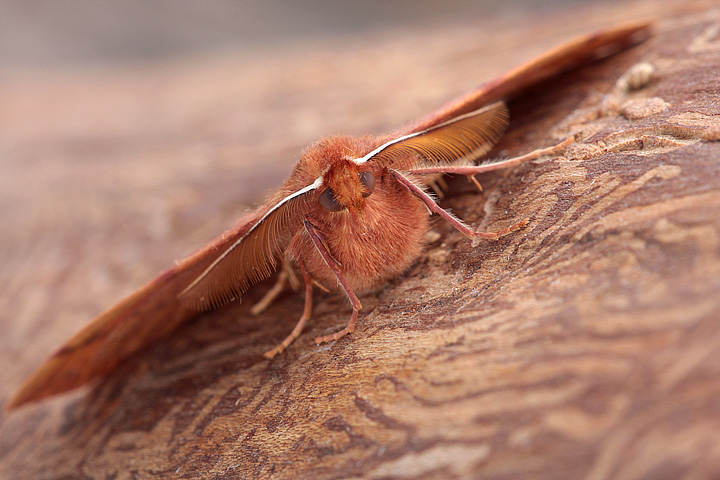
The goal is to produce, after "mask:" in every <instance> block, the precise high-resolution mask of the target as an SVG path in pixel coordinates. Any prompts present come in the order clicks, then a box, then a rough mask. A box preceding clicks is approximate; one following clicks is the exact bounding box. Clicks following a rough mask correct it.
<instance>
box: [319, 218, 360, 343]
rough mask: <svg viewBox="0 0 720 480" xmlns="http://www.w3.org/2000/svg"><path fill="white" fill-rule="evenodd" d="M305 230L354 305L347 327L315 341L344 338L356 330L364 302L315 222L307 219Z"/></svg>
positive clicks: (321, 341)
mask: <svg viewBox="0 0 720 480" xmlns="http://www.w3.org/2000/svg"><path fill="white" fill-rule="evenodd" d="M305 230H307V232H308V234H309V235H310V239H311V240H312V242H313V244H314V245H315V248H317V251H318V252H319V253H320V256H322V258H323V260H325V263H326V264H327V266H328V267H330V270H332V271H333V273H334V274H335V278H337V281H338V283H339V284H340V287H342V289H343V291H344V292H345V295H347V296H348V299H349V300H350V303H351V304H352V307H353V312H352V316H351V317H350V321H349V322H348V324H347V326H346V327H345V328H343V329H342V330H340V331H339V332H336V333H333V334H332V335H325V336H323V337H317V338H316V339H315V343H325V342H332V341H333V340H337V339H339V338H342V337H344V336H345V335H347V334H348V333H352V332H354V331H355V322H356V321H357V317H358V313H360V310H361V309H362V304H361V303H360V300H358V298H357V295H355V292H353V290H352V288H350V285H348V283H347V280H346V279H345V277H344V276H343V274H342V272H341V271H340V264H338V262H337V260H335V259H334V258H333V257H332V255H331V254H330V252H329V251H328V249H327V246H326V243H325V239H324V238H323V237H322V234H321V233H320V232H318V231H317V230H316V229H315V227H314V226H313V224H312V223H310V222H309V221H307V220H305Z"/></svg>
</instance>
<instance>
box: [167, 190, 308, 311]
mask: <svg viewBox="0 0 720 480" xmlns="http://www.w3.org/2000/svg"><path fill="white" fill-rule="evenodd" d="M321 182H322V178H320V179H318V180H317V181H316V182H315V183H313V184H312V185H309V186H307V187H305V188H303V189H301V190H299V191H297V192H294V193H292V194H289V195H286V196H285V197H284V198H282V199H281V200H280V201H278V202H277V203H275V205H274V206H273V207H272V208H270V209H269V210H268V211H267V212H266V213H265V214H264V215H263V216H262V218H260V220H258V222H256V223H255V224H254V225H253V226H252V228H250V229H249V230H248V231H247V232H246V233H245V234H244V235H242V236H241V237H239V238H238V239H237V240H236V241H235V242H234V243H233V244H232V245H230V246H229V247H228V248H226V249H225V251H224V252H223V253H222V254H221V255H220V256H218V257H217V258H216V259H215V260H214V261H213V263H211V264H210V265H209V266H208V267H207V268H206V269H205V271H203V272H202V273H201V274H200V275H199V276H198V277H197V278H195V280H193V282H192V283H190V284H189V285H188V286H187V288H185V289H184V290H183V291H182V292H180V295H179V297H178V298H179V300H180V303H182V304H183V305H185V306H186V307H189V308H191V309H194V310H207V309H211V308H216V307H219V306H220V305H223V304H225V303H227V302H229V301H231V300H233V299H234V298H236V297H239V296H240V295H241V294H242V293H243V292H245V291H246V290H247V289H248V288H249V287H250V286H252V285H254V284H256V283H257V282H259V281H261V280H264V279H265V278H267V277H269V276H270V275H271V274H272V272H273V271H275V269H276V268H277V258H278V256H279V255H280V254H281V253H282V251H283V247H284V245H286V244H287V242H288V241H289V240H290V238H291V236H292V234H294V232H296V231H297V230H298V229H299V228H300V227H301V226H302V221H303V219H304V218H305V212H306V211H307V210H308V206H309V203H308V197H309V194H310V192H312V191H313V190H315V189H316V188H317V187H318V186H320V184H321Z"/></svg>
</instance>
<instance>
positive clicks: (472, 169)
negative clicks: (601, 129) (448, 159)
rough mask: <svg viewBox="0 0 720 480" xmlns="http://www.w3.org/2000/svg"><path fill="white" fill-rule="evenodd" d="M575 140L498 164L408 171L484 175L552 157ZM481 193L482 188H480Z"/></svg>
mask: <svg viewBox="0 0 720 480" xmlns="http://www.w3.org/2000/svg"><path fill="white" fill-rule="evenodd" d="M574 140H575V139H574V138H572V137H570V138H566V139H565V140H563V141H562V142H560V143H558V144H557V145H553V146H552V147H547V148H539V149H537V150H533V151H532V152H530V153H526V154H525V155H520V156H519V157H515V158H509V159H507V160H500V161H498V162H492V163H484V164H482V165H465V166H463V165H459V166H453V165H438V166H437V167H428V168H416V169H413V170H410V171H409V173H411V174H415V175H430V174H437V173H448V174H453V173H454V174H458V175H468V176H472V175H477V174H478V173H485V172H492V171H493V170H500V169H501V168H508V167H512V166H514V165H519V164H521V163H524V162H528V161H530V160H535V159H536V158H540V157H542V156H545V155H554V154H556V153H558V152H559V151H561V150H562V149H564V148H565V147H567V146H568V145H570V144H571V143H572V142H573V141H574ZM480 190H481V191H482V188H480Z"/></svg>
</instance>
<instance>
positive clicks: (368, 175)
mask: <svg viewBox="0 0 720 480" xmlns="http://www.w3.org/2000/svg"><path fill="white" fill-rule="evenodd" d="M360 183H362V185H363V187H364V188H363V192H362V196H363V197H369V196H370V194H371V193H372V192H373V191H374V190H375V175H373V174H372V172H369V171H365V172H360Z"/></svg>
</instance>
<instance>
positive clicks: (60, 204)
mask: <svg viewBox="0 0 720 480" xmlns="http://www.w3.org/2000/svg"><path fill="white" fill-rule="evenodd" d="M674 3H676V2H667V3H662V2H648V3H642V2H637V3H632V4H629V3H623V4H622V5H623V6H624V7H623V9H622V10H619V9H618V8H615V9H613V8H607V5H605V6H604V10H602V9H600V7H597V9H595V10H585V11H581V12H571V13H568V14H566V15H557V16H555V17H551V18H547V19H544V20H545V21H544V22H543V23H542V24H541V23H534V22H533V21H532V20H527V21H526V22H527V23H525V24H522V25H517V24H515V25H514V26H513V28H509V26H508V24H507V20H502V19H498V20H497V22H489V23H485V24H483V25H482V28H479V27H478V26H477V25H476V24H474V23H468V24H464V25H458V26H456V27H454V28H449V27H444V29H442V30H440V29H438V30H432V29H430V30H428V29H427V28H420V27H418V29H417V31H405V32H398V33H397V34H395V35H389V34H383V35H380V34H378V35H376V36H370V37H369V38H363V39H362V41H360V40H358V41H357V42H355V43H353V42H350V43H349V44H347V45H344V46H343V47H342V48H341V49H340V50H339V51H338V49H337V46H336V45H320V44H313V45H308V46H307V48H306V49H304V50H303V51H302V52H298V53H292V52H289V53H288V52H282V51H269V52H266V53H265V55H263V56H262V57H252V56H247V57H238V56H229V57H216V58H212V59H193V60H192V61H186V62H185V61H183V62H175V63H168V64H164V65H160V66H157V65H156V66H137V67H132V68H131V67H123V68H122V69H121V71H107V70H96V71H93V72H73V71H70V72H67V73H64V74H62V75H60V74H58V75H55V76H54V77H53V78H45V77H43V76H41V75H39V74H25V75H22V76H15V77H12V76H11V77H7V76H6V77H3V79H2V86H1V87H2V88H0V105H2V109H0V132H2V133H0V155H1V156H2V158H3V163H2V168H3V170H4V173H3V175H1V176H0V182H1V183H0V185H1V186H2V189H0V195H2V199H1V200H2V204H3V206H4V208H3V209H2V210H3V211H2V213H0V215H2V216H1V217H0V218H1V219H2V223H3V225H5V228H4V229H3V230H2V232H0V255H1V256H2V257H0V260H2V264H3V269H2V271H1V272H0V282H2V286H3V288H2V291H3V294H2V296H1V297H0V305H2V308H1V309H0V312H1V313H0V315H2V325H3V332H4V334H3V336H2V338H1V339H0V345H1V346H2V348H1V349H0V374H1V375H2V377H1V380H2V382H0V398H2V399H7V398H8V396H9V395H10V393H11V392H12V390H13V389H14V388H15V387H16V386H17V385H19V383H20V382H21V380H22V378H23V377H24V376H25V375H27V374H28V373H30V371H31V370H32V369H33V368H34V367H35V366H37V365H38V364H39V363H40V362H41V361H42V359H43V358H44V357H45V356H46V355H47V354H49V353H50V352H51V351H52V350H53V349H54V348H55V347H57V345H59V344H60V343H61V342H62V340H64V339H65V338H67V337H68V336H70V335H71V334H72V333H73V332H74V331H75V330H77V329H78V328H79V327H80V326H81V325H82V324H83V323H84V322H86V321H87V320H88V319H89V318H91V317H93V316H94V315H95V314H97V313H98V312H99V311H101V310H102V309H103V308H104V307H106V306H108V305H109V304H111V303H113V302H114V301H116V300H118V299H119V298H121V297H122V296H123V295H125V294H127V293H129V292H130V291H131V290H132V289H133V288H135V287H137V286H138V285H140V284H142V283H144V282H145V281H146V280H148V279H149V278H151V277H152V276H153V275H154V274H155V273H157V272H159V271H161V270H163V269H164V268H165V267H166V266H167V265H168V264H170V263H171V262H172V261H173V260H174V259H178V258H182V257H183V256H184V255H186V254H187V253H189V252H191V251H192V250H193V249H195V248H197V247H198V246H200V245H202V244H203V243H204V242H205V241H207V240H209V239H210V238H212V237H213V236H214V235H215V234H217V233H219V232H221V231H222V230H224V229H225V228H226V227H227V226H228V225H231V224H232V223H233V222H234V220H235V219H236V218H238V217H239V215H240V213H241V212H242V211H243V210H244V209H245V208H247V207H249V206H250V205H252V204H254V203H255V202H257V201H258V200H260V199H261V198H262V197H263V195H265V194H266V193H268V192H269V191H271V190H272V188H273V187H275V186H277V185H278V184H279V183H280V182H281V181H282V180H283V179H284V177H285V176H286V175H287V173H288V172H289V169H290V168H291V167H292V164H293V163H294V160H295V158H297V155H298V152H299V151H300V149H301V148H302V147H303V146H304V145H307V144H308V143H310V142H312V141H313V140H315V139H317V137H318V136H321V135H327V134H331V133H339V132H343V133H353V132H357V133H362V132H378V131H379V132H382V131H387V130H390V129H392V128H395V127H397V126H399V125H402V124H403V123H405V122H407V121H409V120H412V119H413V118H414V117H419V116H421V115H422V114H424V113H427V112H428V111H430V110H432V109H433V108H435V107H437V106H438V105H440V104H441V103H443V102H444V101H446V100H449V99H451V98H453V97H454V96H456V95H457V94H459V93H461V92H462V91H464V90H467V89H469V88H471V87H472V86H474V85H475V84H477V83H478V82H480V81H483V80H488V79H490V78H492V77H493V76H494V75H496V74H498V73H501V72H502V71H504V70H506V69H507V68H509V67H512V66H514V65H516V64H517V63H519V62H520V61H522V60H526V59H528V58H530V57H532V56H533V55H535V54H537V53H540V52H542V51H543V50H545V49H546V48H549V47H551V46H553V45H555V44H557V43H559V42H561V41H562V40H564V39H568V38H571V37H572V36H574V34H577V33H582V32H584V31H585V30H586V29H591V28H597V27H600V26H602V25H603V24H605V25H609V24H612V23H614V22H617V21H619V20H625V19H627V18H628V17H631V18H635V17H637V16H640V15H645V14H650V13H652V14H654V15H657V16H659V17H660V18H659V22H658V27H657V33H656V36H655V37H654V38H652V39H651V40H650V41H649V42H647V43H645V44H643V45H641V46H639V47H637V48H635V49H633V50H631V51H628V52H626V53H623V54H621V55H618V56H616V57H613V58H611V59H609V60H607V61H605V62H602V63H600V64H596V65H593V66H591V67H587V68H584V69H582V70H580V71H577V72H575V73H572V74H569V75H567V76H564V77H562V78H561V79H557V80H555V81H553V82H550V83H548V84H546V85H543V86H541V87H540V88H538V89H536V90H534V91H532V92H529V93H528V94H527V95H525V96H523V97H522V98H519V99H517V100H516V101H514V102H512V103H511V105H510V107H511V113H512V118H513V125H512V127H511V130H510V132H509V133H508V135H507V136H506V138H505V139H504V140H503V141H502V142H501V144H500V145H499V146H498V148H497V149H496V153H497V154H499V155H507V156H509V155H515V154H518V153H524V152H527V151H529V150H532V149H533V148H537V147H541V146H546V145H548V144H550V143H553V142H556V141H558V140H561V139H563V138H565V137H567V136H568V135H571V134H574V135H576V139H577V142H576V144H575V145H573V146H572V147H571V148H570V149H569V150H568V152H566V154H565V155H564V156H563V157H561V158H558V159H555V160H553V161H540V162H537V163H535V164H532V165H526V166H523V167H520V168H516V169H513V170H511V171H508V172H504V173H503V174H498V175H493V176H489V177H485V178H482V179H481V180H482V182H483V186H484V187H485V192H484V193H483V194H477V193H476V192H474V191H473V189H472V186H471V185H468V184H467V183H466V182H465V181H464V180H462V181H461V180H459V179H455V180H452V181H451V182H450V183H451V190H450V194H449V196H448V199H447V201H446V203H445V205H446V206H448V207H451V208H452V209H453V211H455V212H456V213H457V214H458V215H459V216H460V217H462V218H465V219H467V220H468V221H469V222H471V223H472V224H473V225H476V226H485V227H487V228H488V229H493V228H500V227H503V226H507V225H509V224H511V223H512V222H515V221H518V220H519V219H522V218H524V217H526V216H527V217H529V218H530V225H529V226H528V228H526V229H525V230H524V231H522V232H521V233H519V234H517V235H513V236H509V237H507V238H504V239H502V240H501V241H499V242H496V243H489V244H481V245H479V246H477V247H473V246H472V245H470V244H469V243H468V242H467V241H466V240H465V239H464V238H463V237H462V236H461V235H459V234H458V233H456V232H454V231H452V230H451V229H450V228H449V227H448V226H447V225H445V224H443V223H441V222H437V223H436V228H435V231H436V232H437V233H438V234H439V235H436V236H437V238H435V239H430V243H429V245H428V248H427V254H426V255H425V256H424V257H423V259H422V260H421V261H420V262H419V263H418V264H417V265H416V266H414V267H413V268H412V269H411V270H410V271H409V272H408V273H407V274H406V275H404V276H403V277H401V278H398V279H397V280H396V281H394V282H392V283H391V284H389V285H388V286H387V287H386V288H384V289H382V290H381V291H379V292H377V294H376V295H370V296H366V297H363V298H362V300H363V305H364V306H365V310H364V312H363V314H361V318H360V322H359V328H358V331H356V332H355V333H354V334H353V335H352V336H350V337H347V338H344V339H342V340H341V341H339V342H337V343H335V344H330V345H323V346H320V347H318V346H315V345H314V344H313V342H312V339H313V338H314V337H315V336H317V335H322V334H326V333H329V332H332V331H335V330H337V329H338V328H340V327H342V326H343V325H344V324H345V322H346V321H347V317H348V315H349V308H348V306H347V302H346V300H345V299H343V298H342V297H333V296H329V297H324V298H323V297H319V298H318V299H317V307H316V310H315V316H314V318H313V320H312V322H311V324H310V325H309V327H308V329H307V331H306V332H305V333H304V334H303V335H302V336H301V337H300V338H299V339H298V340H297V341H296V342H295V343H294V344H293V345H292V346H291V347H290V348H289V349H288V351H287V352H285V353H284V354H283V355H282V356H280V357H278V358H276V359H274V360H273V361H268V360H265V359H263V358H262V356H261V354H262V352H263V351H265V350H267V349H268V348H270V347H271V346H273V345H274V344H275V343H277V342H278V341H279V340H281V339H282V338H283V337H284V335H286V334H287V333H288V331H289V330H290V329H291V328H292V326H293V325H294V322H295V321H296V319H297V316H298V315H299V313H300V312H301V310H302V298H301V295H292V294H290V295H287V296H284V297H283V298H282V299H281V300H280V301H278V302H277V303H276V304H275V305H273V306H272V307H271V308H270V309H269V310H268V311H267V312H266V313H264V314H262V315H260V316H258V317H252V316H250V315H249V312H248V309H249V306H250V305H251V304H252V302H253V301H254V300H256V299H257V298H259V297H260V296H261V294H262V292H263V290H264V289H265V288H267V286H263V287H261V288H259V289H257V290H256V291H254V292H253V293H252V294H251V295H249V296H248V297H247V300H248V301H247V302H245V303H244V304H243V305H239V306H231V307H228V308H224V309H221V310H218V311H216V312H212V313H210V314H207V315H204V316H202V317H201V318H200V319H199V320H198V321H197V322H194V323H192V324H190V325H188V326H187V327H186V328H183V329H182V330H181V331H179V332H177V333H176V334H174V335H172V336H171V337H169V338H168V339H167V340H166V341H164V342H161V343H159V344H158V345H156V346H155V347H154V348H152V349H150V350H149V351H147V352H145V353H144V354H142V355H139V356H138V357H137V358H136V359H135V360H133V361H132V362H130V363H129V364H127V365H126V366H125V367H124V368H122V369H121V371H119V372H117V373H116V374H114V375H112V376H111V377H110V378H109V379H107V380H106V381H104V382H102V383H100V384H99V385H97V386H95V387H94V388H92V389H86V390H83V391H80V392H77V393H73V394H70V395H65V396H62V397H59V398H56V399H51V400H48V401H46V402H43V403H40V404H37V405H33V406H29V407H26V408H23V409H21V410H18V411H15V412H12V413H10V414H3V416H2V418H1V419H0V478H116V479H125V478H151V477H153V476H158V477H168V478H170V477H175V478H198V477H202V478H268V477H273V478H340V477H357V478H474V477H482V478H592V479H604V478H614V479H618V478H620V479H635V478H638V479H639V478H683V477H684V478H713V477H715V476H717V474H718V472H720V450H719V449H718V447H717V446H718V445H720V412H719V411H718V405H720V375H719V374H720V371H719V370H720V367H719V366H718V365H719V364H718V362H717V354H718V353H720V323H719V320H720V163H719V161H718V158H720V144H718V143H717V141H716V140H718V139H720V123H719V122H718V120H717V118H718V113H720V107H718V99H717V92H718V91H720V79H719V76H718V73H717V72H718V71H720V33H719V32H720V14H719V13H718V11H717V10H716V9H712V8H710V9H708V8H705V6H704V5H703V4H702V3H698V4H694V6H690V5H688V4H683V5H674ZM617 5H620V4H615V6H616V7H617ZM598 12H603V15H599V14H598ZM583 18H587V19H588V20H587V22H586V23H584V22H583V21H582V19H583ZM591 18H594V19H595V20H590V19H591ZM568 24H572V26H571V27H570V28H575V29H576V30H574V31H570V29H569V28H568ZM585 25H588V27H586V26H585ZM590 25H591V26H590ZM518 31H520V32H522V33H518ZM553 32H557V33H553ZM487 38H493V39H494V43H492V44H490V43H488V42H487ZM500 46H502V47H500ZM638 62H650V63H651V64H652V65H654V66H655V68H656V71H655V73H654V76H653V77H652V78H651V80H650V83H649V84H648V85H647V86H645V87H643V88H640V89H638V90H630V91H628V90H627V89H623V88H621V87H618V86H616V81H617V80H618V79H619V78H620V77H621V76H622V75H623V74H624V73H625V72H627V71H628V70H629V69H631V68H632V67H633V66H634V65H636V64H637V63H638ZM359 64H360V66H359ZM358 72H369V73H368V74H366V75H362V74H359V73H358ZM5 172H7V173H5Z"/></svg>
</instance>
